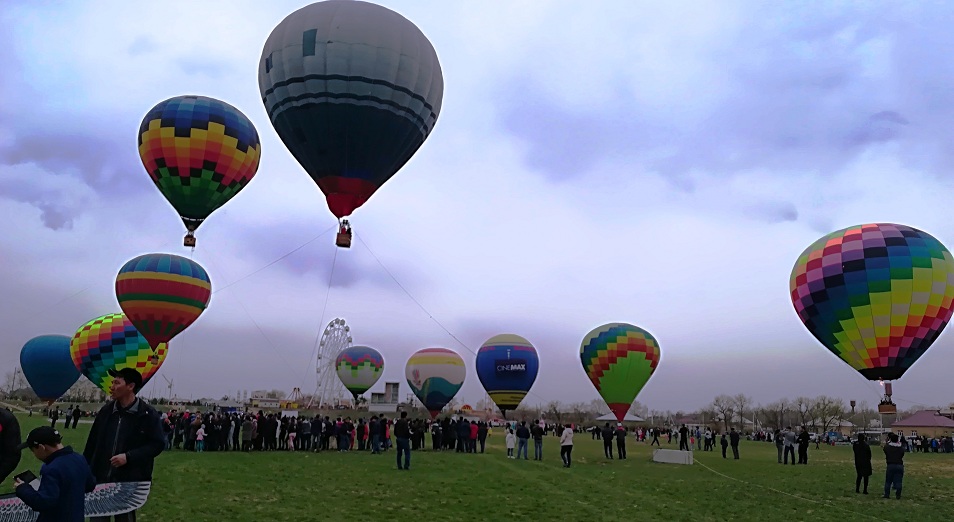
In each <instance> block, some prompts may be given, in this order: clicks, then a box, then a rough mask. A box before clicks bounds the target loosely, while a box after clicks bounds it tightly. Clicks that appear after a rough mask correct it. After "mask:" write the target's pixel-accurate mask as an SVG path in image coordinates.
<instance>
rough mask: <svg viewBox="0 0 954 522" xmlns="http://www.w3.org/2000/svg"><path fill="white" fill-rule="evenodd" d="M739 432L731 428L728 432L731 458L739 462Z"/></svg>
mask: <svg viewBox="0 0 954 522" xmlns="http://www.w3.org/2000/svg"><path fill="white" fill-rule="evenodd" d="M739 438H740V437H739V432H737V431H735V428H732V429H731V431H729V445H730V446H732V458H734V459H735V460H739Z"/></svg>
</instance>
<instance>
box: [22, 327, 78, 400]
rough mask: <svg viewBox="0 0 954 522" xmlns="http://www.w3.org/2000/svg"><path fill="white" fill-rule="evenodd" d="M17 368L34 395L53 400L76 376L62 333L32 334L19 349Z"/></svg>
mask: <svg viewBox="0 0 954 522" xmlns="http://www.w3.org/2000/svg"><path fill="white" fill-rule="evenodd" d="M20 368H21V369H22V370H23V376H24V377H26V380H27V382H29V383H30V387H31V388H33V392H34V393H36V396H37V397H39V398H41V399H43V400H45V401H46V402H47V403H48V404H53V402H55V401H56V399H59V398H60V397H61V396H62V395H63V394H64V393H66V392H67V390H69V389H70V386H73V384H75V383H76V380H77V379H79V376H80V374H79V371H78V370H77V369H76V367H75V366H74V365H73V359H72V358H71V357H70V338H69V337H67V336H65V335H41V336H38V337H34V338H33V339H30V340H29V341H27V342H26V344H24V345H23V349H21V350H20Z"/></svg>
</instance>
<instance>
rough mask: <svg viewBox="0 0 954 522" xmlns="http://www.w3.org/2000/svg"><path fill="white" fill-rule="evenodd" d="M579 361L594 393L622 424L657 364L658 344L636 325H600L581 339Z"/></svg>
mask: <svg viewBox="0 0 954 522" xmlns="http://www.w3.org/2000/svg"><path fill="white" fill-rule="evenodd" d="M580 361H581V362H582V363H583V371H585V372H586V376H587V377H588V378H589V379H590V382H592V383H593V386H595V387H596V391H598V392H599V394H600V396H601V397H603V400H604V401H606V405H607V406H609V409H610V410H612V412H613V414H614V415H616V419H617V420H619V422H623V419H624V418H625V417H626V412H627V411H629V408H630V406H632V404H633V401H634V400H636V396H637V395H639V391H640V390H642V389H643V386H645V385H646V383H647V382H649V378H650V377H651V376H652V375H653V372H654V371H656V366H658V365H659V343H658V342H656V338H655V337H653V336H652V335H651V334H650V333H649V332H647V331H646V330H643V329H642V328H640V327H638V326H633V325H631V324H626V323H610V324H604V325H603V326H600V327H597V328H594V329H593V330H592V331H590V333H588V334H586V337H584V338H583V343H582V344H581V345H580Z"/></svg>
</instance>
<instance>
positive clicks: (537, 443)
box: [481, 420, 543, 460]
mask: <svg viewBox="0 0 954 522" xmlns="http://www.w3.org/2000/svg"><path fill="white" fill-rule="evenodd" d="M530 435H531V436H532V437H533V460H543V428H541V427H540V421H538V420H534V421H533V426H532V427H531V428H530ZM481 453H483V452H481Z"/></svg>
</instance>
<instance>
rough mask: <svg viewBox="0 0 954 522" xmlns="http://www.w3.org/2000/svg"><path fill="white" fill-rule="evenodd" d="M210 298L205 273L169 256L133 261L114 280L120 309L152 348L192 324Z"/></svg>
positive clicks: (189, 262) (188, 262) (143, 257)
mask: <svg viewBox="0 0 954 522" xmlns="http://www.w3.org/2000/svg"><path fill="white" fill-rule="evenodd" d="M211 297H212V282H211V281H210V280H209V274H208V273H206V271H205V269H204V268H202V267H201V266H199V264H198V263H196V262H195V261H192V260H191V259H186V258H184V257H181V256H176V255H172V254H145V255H142V256H139V257H136V258H133V259H131V260H129V261H128V262H126V264H125V265H123V267H122V269H120V270H119V275H117V276H116V299H118V300H119V306H120V308H122V309H123V312H124V313H125V314H126V316H127V317H128V318H129V320H130V321H132V324H133V325H135V327H136V329H137V330H139V333H141V334H142V335H143V336H144V337H145V338H146V340H148V341H149V344H150V345H152V346H158V345H159V344H160V343H167V342H169V341H170V340H171V339H172V338H173V337H175V336H176V335H178V334H179V332H181V331H182V330H185V329H186V327H188V326H189V325H190V324H192V323H193V322H195V320H196V319H198V318H199V315H200V314H201V313H202V312H203V311H204V310H205V308H206V307H207V306H208V305H209V299H211Z"/></svg>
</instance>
